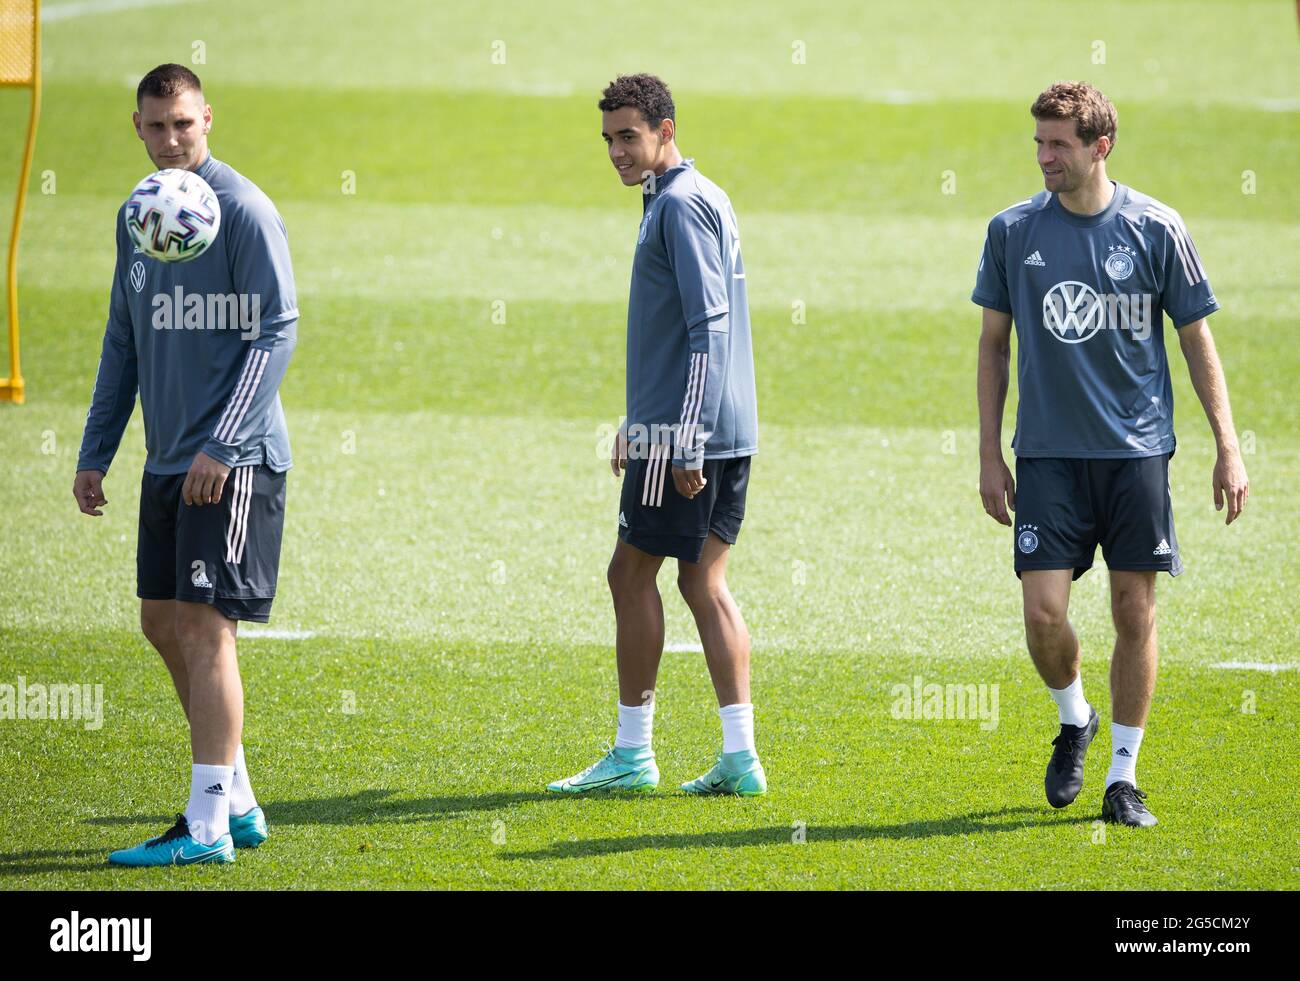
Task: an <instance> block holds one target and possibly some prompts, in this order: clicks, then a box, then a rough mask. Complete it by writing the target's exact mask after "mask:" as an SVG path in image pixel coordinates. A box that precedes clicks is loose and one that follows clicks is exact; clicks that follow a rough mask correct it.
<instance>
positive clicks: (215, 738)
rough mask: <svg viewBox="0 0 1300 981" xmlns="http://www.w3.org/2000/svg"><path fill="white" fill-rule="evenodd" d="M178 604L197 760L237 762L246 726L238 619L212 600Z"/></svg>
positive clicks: (178, 627)
mask: <svg viewBox="0 0 1300 981" xmlns="http://www.w3.org/2000/svg"><path fill="white" fill-rule="evenodd" d="M175 605H176V637H177V639H178V640H179V641H180V646H181V651H182V653H183V654H184V657H185V668H186V673H187V674H188V675H189V680H190V701H189V705H190V748H191V750H192V751H193V754H194V762H195V763H199V764H205V765H211V766H233V765H234V762H235V751H236V750H237V749H238V748H239V738H240V733H241V732H242V730H243V727H244V686H243V681H242V680H241V679H240V677H239V660H238V658H237V657H236V654H235V632H236V630H237V629H238V623H237V622H236V621H234V620H228V619H226V617H224V616H222V614H221V613H220V611H218V610H217V609H216V608H215V607H213V606H210V605H209V604H207V603H186V602H176V604H175Z"/></svg>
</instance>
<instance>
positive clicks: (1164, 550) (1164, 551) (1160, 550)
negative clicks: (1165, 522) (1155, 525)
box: [1151, 538, 1173, 555]
mask: <svg viewBox="0 0 1300 981" xmlns="http://www.w3.org/2000/svg"><path fill="white" fill-rule="evenodd" d="M1172 551H1173V549H1172V548H1170V547H1169V539H1167V538H1162V539H1160V544H1159V545H1157V546H1156V547H1155V551H1153V552H1152V553H1151V554H1152V555H1168V554H1169V553H1170V552H1172Z"/></svg>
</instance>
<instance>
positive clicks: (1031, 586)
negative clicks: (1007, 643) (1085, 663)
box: [1020, 569, 1079, 689]
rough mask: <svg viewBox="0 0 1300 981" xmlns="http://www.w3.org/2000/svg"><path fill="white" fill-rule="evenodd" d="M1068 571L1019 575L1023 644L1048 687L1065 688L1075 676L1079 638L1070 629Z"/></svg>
mask: <svg viewBox="0 0 1300 981" xmlns="http://www.w3.org/2000/svg"><path fill="white" fill-rule="evenodd" d="M1073 575H1074V573H1073V570H1071V569H1041V570H1033V571H1028V570H1026V571H1025V572H1022V573H1021V575H1020V588H1021V592H1022V593H1023V595H1024V610H1025V641H1026V643H1027V644H1028V646H1029V656H1030V657H1031V658H1033V661H1034V667H1035V668H1037V669H1038V673H1039V675H1041V676H1042V679H1043V681H1045V682H1046V683H1047V687H1048V688H1058V689H1059V688H1065V687H1066V686H1068V685H1069V684H1070V682H1072V681H1074V679H1075V678H1077V677H1078V675H1079V638H1078V637H1077V636H1075V633H1074V628H1073V627H1071V626H1070V619H1069V616H1068V614H1069V609H1070V583H1071V581H1072V577H1073Z"/></svg>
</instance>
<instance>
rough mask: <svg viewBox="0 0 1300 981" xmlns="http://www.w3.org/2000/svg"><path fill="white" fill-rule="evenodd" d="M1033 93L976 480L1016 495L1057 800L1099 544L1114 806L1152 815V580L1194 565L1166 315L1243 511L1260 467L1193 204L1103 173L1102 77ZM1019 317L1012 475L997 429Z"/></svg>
mask: <svg viewBox="0 0 1300 981" xmlns="http://www.w3.org/2000/svg"><path fill="white" fill-rule="evenodd" d="M1030 112H1031V114H1032V115H1033V117H1034V119H1035V120H1036V128H1035V133H1034V142H1035V143H1036V144H1037V145H1038V166H1039V167H1040V169H1041V170H1042V172H1043V179H1044V184H1045V186H1046V190H1044V191H1040V192H1039V193H1038V194H1035V195H1034V196H1033V197H1032V198H1030V199H1029V200H1027V201H1021V202H1020V203H1018V204H1015V205H1012V206H1011V207H1010V208H1007V209H1006V210H1005V211H1002V212H1000V213H999V214H997V215H996V216H994V218H993V220H992V221H991V222H990V223H989V227H988V238H987V240H986V241H985V244H984V255H983V258H982V260H981V261H980V267H979V273H978V276H977V281H976V286H975V291H974V293H973V294H972V296H971V299H972V300H974V302H975V303H977V304H979V305H980V306H981V307H983V308H984V312H983V331H982V334H981V336H980V343H979V385H978V388H979V412H980V495H981V497H982V498H983V501H984V510H985V511H987V512H988V514H989V515H991V516H992V517H993V518H994V519H996V520H997V521H999V522H1000V523H1002V524H1004V525H1008V526H1009V525H1011V523H1012V521H1011V518H1010V517H1009V515H1008V511H1014V512H1015V538H1014V555H1015V571H1016V575H1017V576H1019V577H1020V580H1021V590H1022V593H1023V597H1024V616H1025V636H1026V639H1027V641H1028V646H1029V653H1030V656H1031V657H1032V658H1033V661H1034V666H1035V667H1036V668H1037V669H1038V673H1039V674H1040V675H1041V676H1042V678H1043V681H1044V682H1046V684H1047V687H1048V691H1049V693H1050V694H1051V696H1052V699H1053V700H1054V701H1055V702H1056V705H1057V709H1058V715H1059V718H1060V724H1061V730H1060V733H1059V734H1058V735H1057V737H1056V739H1055V740H1053V746H1054V747H1055V748H1054V750H1053V752H1052V757H1051V760H1050V762H1049V763H1048V766H1047V775H1046V778H1045V788H1046V791H1047V799H1048V802H1049V803H1050V804H1051V805H1052V806H1053V807H1065V806H1066V805H1067V804H1070V803H1072V802H1073V801H1074V799H1075V798H1076V797H1077V796H1078V795H1079V791H1080V790H1081V789H1082V786H1083V761H1084V755H1085V754H1086V752H1087V750H1088V745H1089V743H1090V742H1091V741H1092V739H1093V737H1094V736H1095V735H1096V732H1097V728H1098V718H1097V713H1096V711H1094V710H1093V708H1092V706H1091V705H1090V704H1089V703H1088V701H1087V700H1086V699H1085V698H1084V694H1083V680H1082V678H1081V677H1080V674H1079V660H1080V659H1079V640H1078V638H1077V637H1076V636H1075V633H1074V630H1073V628H1072V627H1071V626H1070V622H1069V619H1068V618H1067V609H1068V606H1069V601H1070V584H1071V583H1072V581H1073V580H1075V579H1078V578H1079V577H1080V576H1082V575H1083V574H1084V573H1085V572H1087V571H1088V569H1089V568H1090V567H1091V566H1092V562H1093V556H1094V554H1095V552H1096V547H1097V545H1098V544H1100V545H1101V549H1102V555H1103V557H1104V558H1105V560H1106V566H1107V568H1108V569H1109V572H1110V593H1111V616H1112V619H1113V621H1114V624H1115V650H1114V653H1113V655H1112V657H1111V663H1110V690H1111V710H1112V713H1113V719H1112V722H1111V763H1110V771H1109V772H1108V773H1107V775H1106V788H1105V793H1104V795H1103V799H1102V817H1103V818H1105V819H1106V820H1107V821H1111V822H1116V823H1119V824H1124V825H1130V826H1135V827H1149V826H1151V825H1154V824H1155V823H1156V818H1155V816H1154V815H1153V814H1151V812H1150V811H1149V810H1148V809H1147V807H1146V805H1145V803H1144V801H1145V800H1146V794H1144V793H1143V792H1142V791H1141V790H1139V789H1138V788H1137V771H1136V767H1137V758H1138V750H1139V748H1140V747H1141V745H1142V737H1143V731H1144V729H1145V726H1146V721H1147V712H1148V710H1149V708H1150V706H1151V696H1152V693H1153V691H1154V690H1155V680H1156V619H1155V580H1156V573H1157V572H1161V571H1163V572H1168V573H1169V574H1170V575H1171V576H1176V575H1178V574H1179V573H1180V572H1181V571H1182V568H1183V566H1182V562H1181V560H1180V558H1179V554H1178V539H1177V538H1175V537H1174V521H1173V513H1172V510H1171V507H1170V493H1169V460H1170V458H1171V457H1172V456H1173V454H1174V446H1175V441H1174V428H1173V408H1174V406H1173V392H1172V388H1171V384H1170V377H1169V365H1168V362H1167V360H1166V356H1165V336H1164V322H1165V318H1166V317H1168V318H1169V320H1170V321H1171V322H1172V323H1173V325H1174V327H1175V328H1176V329H1177V334H1178V343H1179V346H1180V347H1181V348H1182V352H1183V356H1184V358H1185V359H1186V361H1187V367H1188V371H1189V373H1190V375H1191V380H1192V385H1193V387H1194V388H1195V390H1196V394H1197V396H1198V397H1199V398H1200V401H1201V404H1202V406H1203V407H1204V409H1205V414H1206V416H1207V417H1208V418H1209V422H1210V428H1211V429H1212V430H1213V432H1214V438H1215V442H1216V444H1217V446H1218V459H1217V461H1216V462H1215V465H1214V475H1213V486H1214V502H1215V507H1216V508H1218V509H1220V510H1222V508H1223V507H1224V505H1225V504H1226V505H1227V509H1228V511H1227V523H1228V524H1231V523H1232V522H1233V520H1235V519H1236V518H1237V516H1238V515H1240V514H1241V511H1242V508H1243V507H1244V506H1245V503H1246V498H1247V496H1248V495H1249V483H1248V481H1247V478H1246V469H1245V467H1244V466H1243V464H1242V460H1241V453H1240V450H1239V448H1238V445H1237V437H1236V433H1235V431H1234V429H1233V423H1232V412H1231V410H1230V408H1229V405H1228V387H1227V383H1226V382H1225V381H1224V376H1223V369H1222V367H1221V366H1220V364H1219V357H1218V354H1217V353H1216V351H1215V347H1214V341H1213V340H1212V338H1211V336H1210V328H1209V326H1208V325H1207V324H1206V319H1205V318H1206V317H1208V316H1209V315H1210V314H1211V313H1213V312H1214V311H1216V310H1218V309H1219V304H1218V303H1217V302H1216V301H1215V298H1214V293H1213V292H1212V291H1211V289H1210V283H1209V281H1208V280H1207V279H1206V275H1205V267H1204V266H1203V265H1202V264H1201V259H1200V256H1199V255H1198V254H1197V252H1196V247H1195V246H1194V245H1193V244H1192V238H1191V236H1190V235H1189V234H1188V232H1187V227H1186V225H1184V224H1183V220H1182V218H1181V217H1179V215H1178V213H1177V212H1176V211H1174V210H1173V209H1172V208H1170V207H1168V206H1167V205H1164V204H1161V203H1160V202H1159V201H1157V200H1155V199H1154V198H1152V197H1149V196H1147V195H1145V194H1142V193H1140V192H1139V191H1136V190H1134V189H1133V188H1131V187H1126V186H1124V185H1123V184H1119V183H1116V182H1115V181H1112V180H1110V179H1109V178H1108V177H1107V176H1106V160H1107V158H1108V157H1109V156H1110V153H1111V150H1112V148H1113V147H1114V145H1115V133H1116V123H1117V117H1116V113H1115V107H1114V106H1113V105H1111V103H1110V101H1109V100H1108V99H1107V98H1106V97H1105V96H1104V95H1103V94H1102V93H1101V92H1099V91H1097V90H1096V89H1095V88H1093V87H1092V86H1090V85H1087V84H1085V83H1082V82H1060V83H1057V84H1056V85H1053V86H1052V87H1051V88H1049V89H1048V90H1047V91H1045V92H1043V93H1042V94H1041V95H1040V96H1039V97H1038V98H1037V99H1036V100H1035V102H1034V104H1033V106H1032V107H1031V109H1030ZM1013 320H1014V324H1015V328H1016V336H1017V338H1018V343H1019V354H1018V375H1017V377H1018V380H1019V386H1020V403H1019V405H1018V407H1017V411H1016V433H1015V438H1014V440H1013V441H1012V448H1013V449H1014V451H1015V454H1016V476H1015V479H1014V480H1013V479H1012V476H1011V472H1010V470H1008V468H1007V465H1006V463H1005V462H1004V460H1003V457H1002V446H1001V428H1002V410H1003V406H1004V404H1005V401H1006V395H1007V380H1008V374H1009V363H1010V337H1011V328H1012V323H1013Z"/></svg>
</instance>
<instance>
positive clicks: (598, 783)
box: [569, 773, 632, 790]
mask: <svg viewBox="0 0 1300 981" xmlns="http://www.w3.org/2000/svg"><path fill="white" fill-rule="evenodd" d="M629 776H632V774H630V773H620V774H619V775H618V776H616V777H610V778H608V779H607V780H596V781H593V782H591V783H571V784H569V786H570V787H572V788H573V789H575V790H588V789H594V788H596V787H604V786H606V785H607V784H611V783H613V782H614V781H615V780H622V779H623V778H624V777H629Z"/></svg>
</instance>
